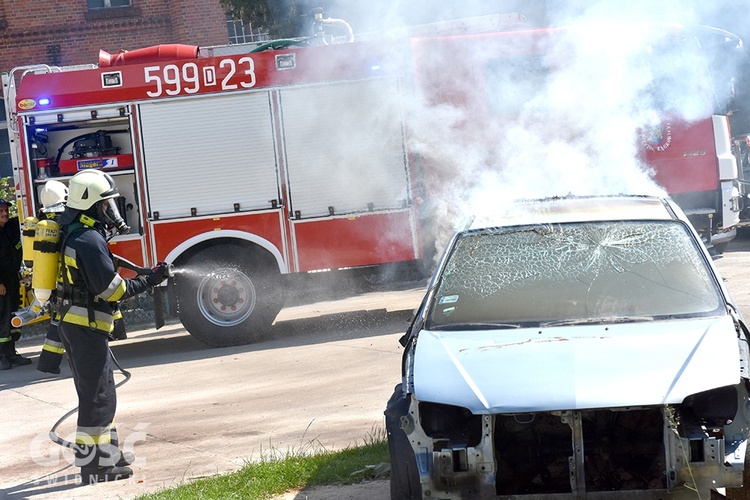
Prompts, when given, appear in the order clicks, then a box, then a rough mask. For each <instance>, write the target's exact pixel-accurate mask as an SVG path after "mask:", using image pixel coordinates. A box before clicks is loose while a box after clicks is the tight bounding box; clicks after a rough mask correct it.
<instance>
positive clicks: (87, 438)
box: [56, 170, 169, 483]
mask: <svg viewBox="0 0 750 500" xmlns="http://www.w3.org/2000/svg"><path fill="white" fill-rule="evenodd" d="M68 188H69V195H68V204H67V207H66V209H65V212H63V214H62V216H61V217H60V227H61V229H62V247H61V256H60V275H61V276H60V285H59V287H58V291H57V299H58V300H57V301H56V304H57V307H58V308H59V309H58V312H57V316H58V317H59V334H60V339H61V340H62V343H63V346H64V348H65V350H66V351H67V353H68V360H69V362H70V368H71V371H72V372H73V381H74V383H75V386H76V392H77V393H78V428H77V432H76V443H75V444H76V446H75V455H76V465H77V466H79V467H81V479H82V481H83V482H84V483H91V482H99V481H115V480H118V479H125V478H128V477H130V476H131V475H132V474H133V471H132V470H131V469H130V468H129V467H128V465H130V464H131V463H132V462H133V460H134V459H135V457H134V456H133V454H132V453H123V452H122V451H121V450H120V449H119V446H118V439H117V431H116V429H115V427H114V417H115V409H116V404H117V403H116V393H115V383H114V376H113V372H112V357H111V353H110V351H109V335H110V334H111V333H112V330H113V328H114V318H113V314H112V307H111V302H115V301H119V300H121V299H124V298H127V297H131V296H133V295H136V294H139V293H141V292H144V291H146V290H148V289H149V288H150V287H154V286H156V285H158V284H160V283H161V282H162V281H164V280H165V279H166V278H167V276H168V272H169V271H168V265H167V264H166V263H163V262H160V263H159V264H158V265H157V266H156V267H154V268H153V269H152V271H151V273H150V274H148V275H146V276H138V277H136V278H133V279H124V278H122V277H121V276H120V275H119V274H117V272H116V270H115V269H116V268H115V263H114V257H113V256H112V253H111V252H110V251H109V247H108V245H107V239H108V238H110V237H111V236H113V235H114V234H115V233H116V232H120V233H125V232H127V230H128V227H127V225H126V224H125V222H124V221H123V220H122V217H121V216H120V214H119V212H118V209H117V205H116V204H115V201H114V200H115V198H116V197H117V196H118V195H119V194H118V191H117V186H116V185H115V182H114V180H113V179H112V177H111V176H110V175H109V174H106V173H104V172H101V171H98V170H82V171H80V172H78V173H77V174H75V175H74V176H73V177H72V178H71V179H70V182H69V183H68Z"/></svg>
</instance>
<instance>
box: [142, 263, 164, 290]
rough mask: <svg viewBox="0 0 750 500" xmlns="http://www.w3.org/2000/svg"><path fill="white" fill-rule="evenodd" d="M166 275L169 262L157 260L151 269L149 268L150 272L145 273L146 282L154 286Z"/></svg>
mask: <svg viewBox="0 0 750 500" xmlns="http://www.w3.org/2000/svg"><path fill="white" fill-rule="evenodd" d="M168 277H169V264H167V263H166V262H159V263H158V264H156V266H155V267H154V268H153V269H151V273H150V274H148V275H146V283H147V284H148V286H156V285H159V284H160V283H161V282H162V281H164V280H165V279H167V278H168Z"/></svg>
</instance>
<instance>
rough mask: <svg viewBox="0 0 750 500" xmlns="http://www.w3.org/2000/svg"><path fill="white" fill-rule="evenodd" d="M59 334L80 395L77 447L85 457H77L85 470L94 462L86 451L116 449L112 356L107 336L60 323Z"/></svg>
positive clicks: (115, 399) (77, 454)
mask: <svg viewBox="0 0 750 500" xmlns="http://www.w3.org/2000/svg"><path fill="white" fill-rule="evenodd" d="M58 332H59V335H60V339H61V340H62V343H63V346H64V348H65V350H66V351H67V353H68V361H69V362H70V369H71V371H72V372H73V382H74V383H75V387H76V392H77V393H78V429H77V432H76V445H77V446H78V447H80V450H81V451H82V452H83V453H80V454H79V453H76V465H78V466H84V465H88V463H87V462H85V461H86V460H89V461H90V460H92V459H93V458H94V457H92V456H91V455H89V454H88V453H87V452H84V450H92V449H96V448H100V447H109V446H110V445H114V446H117V431H116V430H115V428H114V419H115V410H116V408H117V394H116V392H115V379H114V374H113V372H112V364H113V363H112V355H111V353H110V351H109V340H108V339H107V337H106V335H104V334H102V333H99V332H96V331H93V330H91V329H90V328H88V327H85V326H78V325H73V324H71V323H65V322H63V321H60V323H59V325H58ZM86 455H88V456H86Z"/></svg>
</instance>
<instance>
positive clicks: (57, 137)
mask: <svg viewBox="0 0 750 500" xmlns="http://www.w3.org/2000/svg"><path fill="white" fill-rule="evenodd" d="M26 124H27V127H26V132H27V137H28V142H29V145H30V147H29V151H30V152H31V156H32V157H31V158H30V159H29V160H30V162H31V165H32V167H33V168H34V169H35V171H34V172H32V173H33V174H34V176H35V177H39V176H47V175H52V176H55V175H73V174H75V173H76V172H78V171H80V170H85V169H87V168H97V169H101V170H105V171H117V170H127V169H132V168H133V166H134V162H133V139H132V134H131V129H130V122H129V117H128V116H127V111H126V108H122V107H120V108H117V109H99V110H79V111H68V112H65V111H63V112H61V113H56V114H49V113H44V114H41V113H40V114H35V115H31V116H29V117H27V118H26ZM43 168H44V170H43Z"/></svg>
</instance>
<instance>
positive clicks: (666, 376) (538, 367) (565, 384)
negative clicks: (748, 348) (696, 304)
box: [413, 316, 740, 413]
mask: <svg viewBox="0 0 750 500" xmlns="http://www.w3.org/2000/svg"><path fill="white" fill-rule="evenodd" d="M739 358H740V354H739V345H738V339H737V335H736V332H735V328H734V323H733V321H732V318H731V317H730V316H722V317H713V318H701V319H690V320H670V321H648V322H639V323H626V324H609V325H586V326H565V327H554V328H527V329H516V330H508V329H503V330H482V331H476V330H471V331H450V332H446V331H429V330H423V331H421V332H420V333H419V338H418V340H417V346H416V351H415V354H414V365H413V370H414V372H413V373H414V379H413V380H414V395H415V397H416V399H417V400H419V401H430V402H435V403H443V404H449V405H456V406H462V407H465V408H468V409H469V410H471V411H472V412H474V413H499V412H532V411H550V410H572V409H584V408H607V407H622V406H643V405H659V404H667V403H681V402H682V400H683V399H684V398H685V397H686V396H688V395H690V394H694V393H697V392H701V391H705V390H709V389H713V388H715V387H722V386H727V385H734V384H737V383H738V382H739V380H740V362H739Z"/></svg>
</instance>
